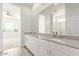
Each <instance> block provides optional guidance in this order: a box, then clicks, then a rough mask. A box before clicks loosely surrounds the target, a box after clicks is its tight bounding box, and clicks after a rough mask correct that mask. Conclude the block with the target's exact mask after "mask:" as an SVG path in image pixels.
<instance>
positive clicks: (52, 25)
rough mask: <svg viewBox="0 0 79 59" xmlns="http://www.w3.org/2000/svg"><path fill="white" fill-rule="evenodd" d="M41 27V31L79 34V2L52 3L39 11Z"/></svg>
mask: <svg viewBox="0 0 79 59" xmlns="http://www.w3.org/2000/svg"><path fill="white" fill-rule="evenodd" d="M42 22H43V23H42ZM40 24H41V25H40ZM39 27H40V28H39V30H40V29H41V30H43V31H42V32H41V31H39V32H40V33H51V34H53V33H54V34H58V35H79V30H78V29H79V4H76V3H65V4H64V3H58V4H56V5H55V4H52V5H50V6H49V7H47V8H46V9H44V10H43V11H41V12H40V13H39Z"/></svg>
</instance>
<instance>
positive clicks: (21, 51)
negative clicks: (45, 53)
mask: <svg viewBox="0 0 79 59" xmlns="http://www.w3.org/2000/svg"><path fill="white" fill-rule="evenodd" d="M0 55H1V56H33V55H32V54H31V53H30V52H29V51H28V49H26V48H25V47H17V48H11V49H7V50H5V51H3V53H1V54H0Z"/></svg>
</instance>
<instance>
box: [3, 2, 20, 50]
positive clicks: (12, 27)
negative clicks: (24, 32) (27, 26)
mask: <svg viewBox="0 0 79 59" xmlns="http://www.w3.org/2000/svg"><path fill="white" fill-rule="evenodd" d="M20 21H21V18H20V8H19V7H17V6H15V5H13V4H7V3H4V4H3V17H2V30H3V49H4V50H5V49H10V48H15V47H18V46H21V38H20V37H21V36H20V33H21V26H20V25H21V23H20Z"/></svg>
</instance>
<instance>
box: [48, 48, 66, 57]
mask: <svg viewBox="0 0 79 59" xmlns="http://www.w3.org/2000/svg"><path fill="white" fill-rule="evenodd" d="M49 53H50V56H65V54H63V53H61V52H59V51H58V50H55V49H54V48H50V52H49Z"/></svg>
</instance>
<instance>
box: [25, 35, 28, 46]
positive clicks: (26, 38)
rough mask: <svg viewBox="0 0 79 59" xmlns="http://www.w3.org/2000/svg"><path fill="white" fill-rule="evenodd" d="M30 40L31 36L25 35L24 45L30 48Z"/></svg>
mask: <svg viewBox="0 0 79 59" xmlns="http://www.w3.org/2000/svg"><path fill="white" fill-rule="evenodd" d="M28 39H29V36H28V35H25V41H24V44H25V46H26V47H27V46H28Z"/></svg>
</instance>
